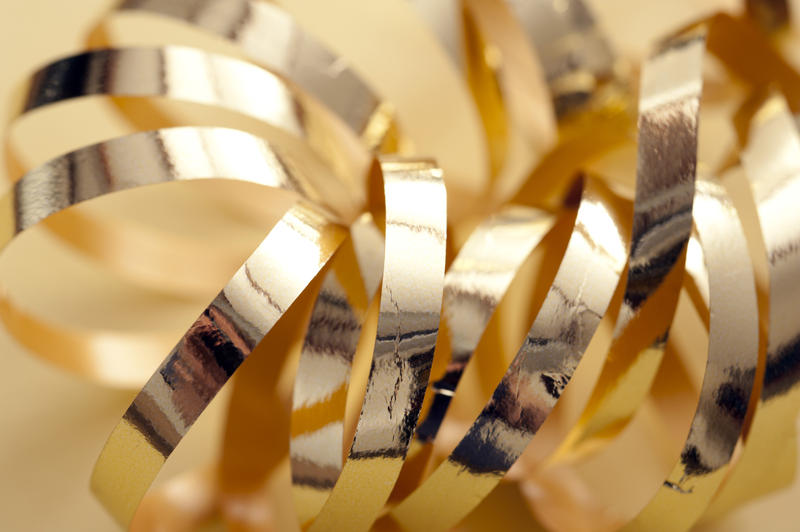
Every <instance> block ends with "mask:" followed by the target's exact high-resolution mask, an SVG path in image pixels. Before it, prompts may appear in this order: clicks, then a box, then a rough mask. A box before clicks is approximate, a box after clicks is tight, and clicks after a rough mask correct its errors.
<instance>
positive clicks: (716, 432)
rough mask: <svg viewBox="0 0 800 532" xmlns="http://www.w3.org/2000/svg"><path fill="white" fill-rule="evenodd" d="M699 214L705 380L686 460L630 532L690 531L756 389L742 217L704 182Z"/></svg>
mask: <svg viewBox="0 0 800 532" xmlns="http://www.w3.org/2000/svg"><path fill="white" fill-rule="evenodd" d="M693 212H694V220H695V226H696V228H697V232H698V235H699V242H700V246H697V247H694V248H693V249H694V250H696V251H700V257H699V260H700V261H703V260H704V262H705V266H706V269H705V271H703V272H698V273H701V274H705V279H699V284H700V286H701V287H703V286H706V287H707V290H708V294H707V296H708V301H707V305H708V308H709V311H710V318H709V346H708V361H707V364H706V370H705V376H704V378H703V384H702V387H701V390H700V398H699V400H698V405H697V410H696V412H695V415H694V419H693V420H692V424H691V427H690V429H689V436H688V438H687V440H686V443H685V445H684V447H683V449H682V451H681V455H680V456H681V457H680V461H679V462H678V463H677V464H676V465H675V467H674V468H673V470H672V472H671V473H670V474H669V476H668V477H667V479H666V480H665V481H664V483H663V485H662V486H661V487H660V489H659V490H658V492H657V493H656V495H655V496H654V497H653V499H651V500H650V502H648V504H647V506H646V507H645V508H644V509H643V510H642V511H641V513H639V515H638V516H637V517H636V518H635V519H634V520H633V521H632V522H631V523H629V524H628V525H626V526H625V527H624V528H623V530H626V531H632V530H642V531H644V530H647V531H650V530H664V531H667V530H670V531H671V530H688V529H689V528H691V527H692V525H693V524H694V523H695V522H696V521H697V520H698V519H699V518H700V516H701V515H702V514H703V512H704V511H705V509H706V507H707V506H708V504H709V502H710V501H711V499H712V497H713V496H714V494H715V493H716V491H717V489H718V488H719V486H720V484H721V483H722V481H723V480H724V479H725V475H726V473H727V472H728V470H729V466H730V464H731V460H732V457H733V450H734V448H735V447H736V443H737V442H738V441H739V438H740V436H741V435H742V430H743V428H744V423H745V416H746V414H747V407H748V402H749V399H750V394H751V393H752V390H753V384H754V382H755V375H756V365H757V363H758V307H757V304H756V292H755V281H754V279H753V268H752V264H751V262H750V255H749V252H748V249H747V242H746V240H745V236H744V232H743V230H742V227H741V224H740V223H739V218H738V215H737V213H736V210H735V209H734V207H733V205H732V204H731V202H730V200H729V199H728V198H727V195H726V193H725V190H724V189H723V188H722V186H721V185H719V184H718V183H717V182H715V181H711V180H706V179H698V181H697V183H696V193H695V200H694V209H693ZM688 262H689V261H688V260H687V263H688ZM687 270H688V267H687ZM700 292H701V293H704V292H705V289H703V288H700ZM704 295H705V294H704Z"/></svg>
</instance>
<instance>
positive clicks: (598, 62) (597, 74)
mask: <svg viewBox="0 0 800 532" xmlns="http://www.w3.org/2000/svg"><path fill="white" fill-rule="evenodd" d="M507 3H508V4H509V6H510V7H511V10H512V11H513V12H514V14H515V15H516V18H517V20H519V22H520V24H521V25H522V27H523V29H524V30H525V33H526V34H527V36H528V39H530V42H531V45H532V46H533V47H534V49H535V50H536V51H537V53H538V55H539V60H540V61H541V63H542V67H543V68H544V72H545V77H546V79H547V82H548V84H549V85H550V92H551V94H552V96H553V100H554V102H555V107H556V112H557V113H558V114H564V113H565V112H567V111H569V110H570V109H572V108H574V107H575V106H576V105H577V104H580V103H583V101H585V100H586V99H587V98H588V97H589V96H590V95H591V94H592V92H593V91H594V89H595V87H596V85H597V83H598V82H599V81H603V80H605V79H608V78H610V77H612V75H613V68H614V60H615V57H614V53H613V51H612V50H611V46H610V45H609V43H608V40H607V39H606V37H605V35H604V34H603V33H602V32H601V31H600V30H599V28H598V27H597V25H596V23H595V20H594V17H593V16H592V14H591V13H590V11H589V10H588V9H587V7H586V5H585V4H584V2H583V1H582V0H566V1H563V0H507Z"/></svg>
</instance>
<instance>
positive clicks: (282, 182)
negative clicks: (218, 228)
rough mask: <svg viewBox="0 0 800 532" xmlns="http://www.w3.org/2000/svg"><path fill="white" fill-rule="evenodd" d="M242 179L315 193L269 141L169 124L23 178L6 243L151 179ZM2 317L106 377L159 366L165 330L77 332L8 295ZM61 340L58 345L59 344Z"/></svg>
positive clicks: (30, 341)
mask: <svg viewBox="0 0 800 532" xmlns="http://www.w3.org/2000/svg"><path fill="white" fill-rule="evenodd" d="M214 178H224V179H236V180H240V181H247V182H251V183H256V184H260V185H265V186H269V187H275V188H280V189H285V190H288V191H294V192H297V193H299V194H300V195H302V196H305V197H309V198H314V197H316V196H315V193H314V192H313V191H312V190H311V189H310V187H308V186H307V185H306V184H305V183H304V178H303V177H302V175H299V174H296V173H292V172H291V171H289V170H288V169H287V167H286V166H285V164H284V162H283V161H282V160H281V159H280V158H279V157H278V155H276V154H275V153H274V152H273V151H272V149H271V147H270V146H269V145H268V144H267V143H266V142H264V141H263V140H261V139H259V138H257V137H254V136H252V135H250V134H248V133H244V132H241V131H237V130H232V129H224V128H189V127H185V128H169V129H162V130H158V131H151V132H146V133H137V134H133V135H129V136H126V137H122V138H118V139H113V140H109V141H107V142H103V143H100V144H96V145H94V146H88V147H86V148H82V149H80V150H77V151H75V152H72V153H68V154H66V155H64V156H61V157H58V158H56V159H53V160H52V161H50V162H48V163H46V164H45V165H43V166H41V167H39V168H37V169H35V170H33V171H31V172H29V173H28V174H26V175H25V176H23V177H22V178H21V179H20V180H19V181H18V182H17V183H16V184H15V186H14V188H13V189H12V190H11V191H10V192H9V193H8V194H7V195H6V196H5V197H4V199H3V200H2V211H1V212H2V216H3V218H4V220H3V225H2V227H3V231H4V234H3V236H2V244H3V245H6V244H8V243H9V242H10V241H11V239H12V238H13V237H14V236H15V235H17V234H19V233H20V232H22V231H24V230H25V229H27V228H29V227H32V226H34V225H36V224H37V223H39V222H41V221H42V220H44V219H46V218H48V217H49V216H51V215H53V214H55V213H58V212H60V211H63V210H64V209H67V208H69V207H70V206H72V205H75V204H77V203H81V202H83V201H87V200H91V199H93V198H96V197H99V196H102V195H105V194H109V193H114V192H119V191H123V190H127V189H131V188H136V187H140V186H145V185H155V184H159V183H166V182H170V181H183V180H195V179H214ZM0 317H2V319H3V321H4V323H5V325H6V327H8V328H9V330H10V331H11V332H12V333H14V334H15V336H16V337H17V339H18V341H20V342H21V343H23V344H24V345H26V346H27V347H28V348H29V349H31V350H33V351H34V352H35V353H37V354H38V355H40V356H42V357H44V358H45V359H47V360H50V361H52V362H54V363H56V364H58V365H60V366H62V367H66V368H68V369H70V370H72V371H76V372H78V373H80V374H84V375H90V376H93V377H95V378H98V379H101V380H103V381H104V382H112V383H124V384H131V383H135V384H137V385H138V383H140V382H142V381H143V380H144V379H145V378H146V376H147V375H148V374H149V373H150V372H152V365H150V364H149V363H148V360H147V359H146V358H143V357H142V356H141V355H139V356H133V355H132V353H137V352H138V353H142V352H148V351H149V350H150V349H151V346H153V345H160V344H161V342H162V340H163V334H161V333H153V334H152V335H135V334H131V333H128V332H124V331H119V332H118V333H114V332H110V331H99V330H98V331H92V330H89V331H84V330H71V329H68V328H65V327H63V326H60V325H57V324H52V323H49V322H47V321H42V320H39V319H37V317H36V316H33V315H30V314H29V313H26V312H25V311H24V310H21V309H18V308H17V307H16V306H15V305H14V304H13V302H12V301H10V300H8V299H6V298H5V297H4V298H3V299H2V305H0ZM54 346H58V347H57V348H54Z"/></svg>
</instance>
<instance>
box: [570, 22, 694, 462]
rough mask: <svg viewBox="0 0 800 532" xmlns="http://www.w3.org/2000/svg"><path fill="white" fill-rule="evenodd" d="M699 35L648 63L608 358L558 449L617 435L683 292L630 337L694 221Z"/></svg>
mask: <svg viewBox="0 0 800 532" xmlns="http://www.w3.org/2000/svg"><path fill="white" fill-rule="evenodd" d="M704 52H705V40H704V38H703V37H702V36H694V37H687V38H679V39H677V40H674V41H672V42H671V43H669V44H667V45H666V46H665V47H664V48H663V49H662V50H661V51H660V52H659V53H657V54H656V55H655V56H654V57H652V58H650V59H649V60H648V61H647V62H646V63H645V65H644V68H643V71H642V81H641V89H640V98H639V112H640V116H639V147H638V161H637V178H636V198H635V201H634V214H633V236H632V243H631V256H630V259H629V261H628V269H629V271H628V279H627V284H626V288H625V296H624V299H623V305H622V308H621V310H620V315H619V317H618V319H617V324H616V328H615V332H614V341H613V343H612V346H611V349H610V352H609V355H608V360H607V362H606V364H605V366H604V368H603V371H602V373H601V375H600V377H599V379H598V382H597V385H596V387H595V388H594V390H593V392H592V396H591V397H590V399H589V403H588V405H587V407H586V409H585V410H584V413H583V415H582V416H581V419H580V420H579V421H578V423H577V425H576V426H575V427H574V428H573V430H572V431H571V432H570V435H569V436H568V439H567V441H566V442H565V443H564V444H563V445H562V448H561V452H565V450H567V449H570V448H572V447H575V446H576V445H580V444H581V443H583V442H585V441H586V440H588V439H590V438H591V437H592V436H607V435H608V434H609V433H610V434H611V435H613V434H614V433H616V431H618V430H619V429H620V428H621V427H623V426H624V425H625V423H626V422H627V420H628V419H629V418H630V416H631V415H632V414H633V413H634V412H635V410H636V408H637V407H638V405H639V404H640V403H641V400H642V399H643V397H644V396H645V394H646V393H647V391H648V390H649V389H650V384H651V383H652V381H653V378H654V377H655V374H656V372H657V370H658V367H659V364H660V362H661V358H662V355H663V350H664V346H665V343H666V337H667V334H668V332H669V326H670V323H671V321H672V315H673V312H674V309H675V305H677V297H678V291H677V290H676V289H674V288H672V287H664V288H662V291H663V290H665V289H668V290H669V292H668V295H667V301H659V316H658V317H657V319H656V321H657V323H655V324H650V326H651V328H653V330H652V335H651V336H650V338H649V339H647V340H644V341H645V342H647V343H646V344H644V345H642V341H643V339H642V338H639V339H638V340H632V339H631V338H629V336H631V335H630V333H629V329H632V328H633V327H634V326H639V327H640V326H641V323H637V322H638V321H639V320H637V319H636V317H637V315H641V314H642V313H643V312H644V309H646V308H647V307H648V305H647V302H648V299H651V298H652V297H653V295H654V294H655V293H656V292H658V289H659V288H660V287H662V285H663V284H664V282H665V280H666V279H667V278H668V277H669V276H670V275H669V274H670V273H671V272H673V273H672V276H676V275H677V274H676V273H674V272H677V273H680V271H681V270H682V268H683V263H682V262H683V261H682V259H683V250H684V248H685V244H686V242H687V241H688V240H689V234H690V232H691V227H692V216H691V212H692V199H693V197H694V180H695V171H696V170H695V168H696V164H697V120H698V113H699V104H700V93H701V90H702V69H701V62H702V57H703V54H704Z"/></svg>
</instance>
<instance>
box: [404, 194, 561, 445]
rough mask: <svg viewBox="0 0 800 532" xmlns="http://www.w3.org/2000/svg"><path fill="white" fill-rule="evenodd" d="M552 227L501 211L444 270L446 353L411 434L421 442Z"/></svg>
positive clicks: (529, 212)
mask: <svg viewBox="0 0 800 532" xmlns="http://www.w3.org/2000/svg"><path fill="white" fill-rule="evenodd" d="M553 222H554V220H553V217H552V216H551V215H549V214H547V213H545V212H543V211H540V210H538V209H532V208H527V207H506V208H505V209H503V210H502V211H501V212H499V213H498V214H496V215H494V216H492V217H491V218H489V219H488V220H486V221H485V222H483V223H482V224H481V225H480V226H478V228H477V229H475V231H473V232H472V234H471V235H470V237H469V239H468V240H467V241H466V242H465V243H464V245H463V246H462V248H461V251H459V254H458V256H457V257H456V258H455V260H454V261H453V264H452V265H451V266H450V268H449V269H448V270H447V274H446V275H445V278H444V302H443V312H444V316H445V319H446V320H447V324H448V327H447V330H448V332H449V333H450V345H451V346H452V347H451V348H452V353H451V355H450V361H449V363H448V364H447V369H446V371H445V374H444V375H442V376H440V377H438V378H437V380H436V381H435V382H433V383H432V384H431V392H433V394H434V397H433V403H432V404H431V407H430V410H429V411H428V413H427V415H426V416H425V418H424V419H423V420H422V421H421V422H420V424H419V426H418V427H417V431H416V437H417V439H419V440H420V441H421V442H430V441H432V440H433V439H434V438H435V437H436V433H437V432H438V431H439V427H440V426H441V423H442V420H443V419H444V416H445V414H446V413H447V409H448V407H449V406H450V400H451V398H452V397H453V395H454V394H455V391H456V387H457V386H458V382H459V380H461V375H462V374H463V373H464V369H465V368H466V366H467V363H468V362H469V360H470V358H472V354H473V353H474V351H475V348H476V347H477V346H478V341H479V340H480V339H481V336H483V333H484V331H485V330H486V325H487V324H488V323H489V319H490V318H491V317H492V314H494V310H495V308H496V307H497V305H498V303H500V300H501V299H502V297H503V296H504V295H505V293H506V291H507V290H508V287H509V285H510V284H511V281H512V280H513V278H514V276H515V275H516V274H517V272H518V271H519V269H520V267H521V266H522V263H523V262H524V261H525V259H526V258H527V257H528V255H530V253H531V251H533V249H534V248H535V247H536V246H537V245H538V244H539V242H541V240H542V238H543V237H544V235H545V234H547V232H548V231H549V230H550V228H551V227H552V226H553Z"/></svg>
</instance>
